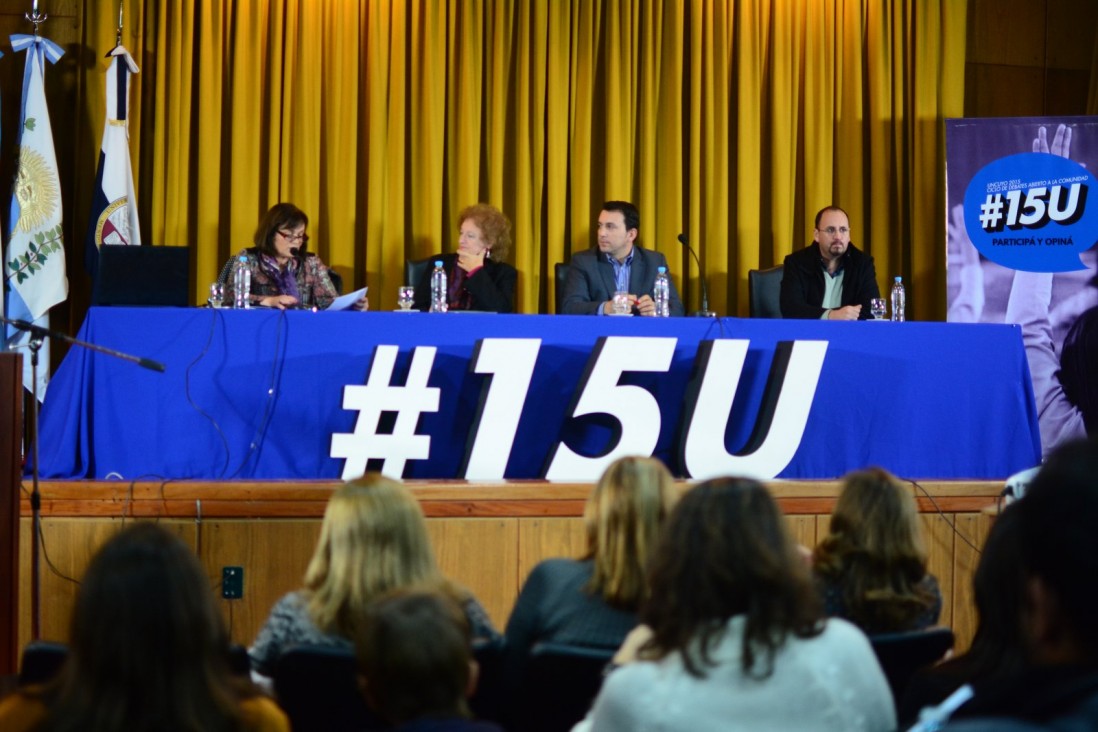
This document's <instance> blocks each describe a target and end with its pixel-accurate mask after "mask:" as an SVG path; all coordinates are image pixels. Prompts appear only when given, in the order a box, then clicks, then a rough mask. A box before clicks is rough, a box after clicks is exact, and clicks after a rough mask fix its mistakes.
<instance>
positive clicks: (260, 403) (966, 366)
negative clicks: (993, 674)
mask: <svg viewBox="0 0 1098 732" xmlns="http://www.w3.org/2000/svg"><path fill="white" fill-rule="evenodd" d="M615 336H633V337H636V336H641V337H651V338H656V339H659V338H672V339H675V340H674V341H673V343H674V347H673V348H674V350H673V356H672V357H671V359H670V367H669V368H668V369H667V370H666V371H665V372H663V373H650V372H639V371H638V372H626V373H625V374H624V375H623V376H622V377H621V379H620V383H621V384H623V385H633V386H639V387H641V388H643V389H646V390H647V391H648V392H650V393H651V394H652V395H653V397H654V398H655V401H656V402H657V403H658V405H659V410H658V415H657V419H658V420H659V423H658V425H651V427H652V428H653V429H658V438H657V439H655V443H654V444H655V447H654V449H653V453H654V454H655V455H656V456H657V457H660V458H661V459H663V460H664V461H665V462H666V463H667V464H668V465H669V466H670V467H671V469H672V471H673V472H675V473H676V474H677V475H681V476H685V475H688V474H689V472H690V471H689V470H688V468H687V466H686V464H685V458H684V457H683V452H682V449H681V446H682V444H683V440H684V439H685V437H684V435H685V433H686V432H687V424H686V422H687V420H688V419H689V417H690V415H691V414H692V413H693V411H694V406H695V405H694V403H693V401H692V400H694V399H695V396H696V389H694V388H693V387H692V386H691V379H692V377H694V376H696V375H697V373H698V370H697V367H698V366H700V365H701V364H702V363H704V361H705V359H704V358H700V357H699V346H701V345H702V344H703V343H704V342H705V341H708V340H717V341H721V340H728V339H733V340H736V341H740V342H743V341H747V342H748V349H747V355H746V360H745V361H744V366H743V373H742V376H741V378H740V380H739V384H738V387H736V385H735V383H734V382H732V381H731V380H729V384H728V385H727V388H729V389H731V388H736V391H735V401H734V402H733V405H732V410H731V416H730V418H729V419H728V420H727V427H726V430H725V439H724V445H725V448H726V450H727V452H728V453H729V454H735V453H737V452H741V451H744V446H745V444H747V443H748V442H749V438H750V437H751V433H752V431H753V429H754V428H755V425H756V421H757V417H758V413H759V410H760V405H762V404H765V403H768V398H767V395H766V393H765V392H766V384H767V380H768V377H769V375H770V373H771V369H772V363H773V362H774V360H775V354H776V353H780V352H781V350H782V347H781V346H780V345H779V344H781V343H783V342H784V343H788V342H793V341H796V342H801V341H817V342H818V341H824V342H826V353H825V355H824V359H823V364H822V369H821V370H820V372H819V383H818V386H817V388H816V390H815V393H814V395H811V402H810V410H809V411H808V414H807V421H806V422H805V423H804V424H805V427H804V434H803V436H802V437H801V438H800V441H799V443H795V444H794V445H793V447H795V452H793V453H792V458H791V459H789V461H788V464H787V465H785V466H784V468H783V469H781V470H780V472H779V473H778V474H777V477H780V478H795V479H809V478H834V477H837V476H840V475H842V474H844V473H845V472H847V471H849V470H852V469H856V468H861V467H865V466H867V465H881V466H883V467H885V468H887V469H889V470H891V471H893V472H894V473H896V474H898V475H900V476H902V477H908V478H932V479H1000V478H1004V477H1006V476H1008V475H1010V474H1012V473H1014V472H1017V471H1018V470H1021V469H1023V468H1026V467H1030V466H1032V465H1035V464H1037V463H1038V462H1039V459H1040V440H1039V433H1038V426H1037V416H1036V411H1035V407H1034V400H1033V392H1032V385H1031V383H1030V378H1029V370H1028V366H1027V364H1026V358H1025V352H1024V349H1023V346H1022V340H1021V335H1020V331H1019V329H1018V327H1017V326H1012V325H989V324H955V323H917V322H908V323H886V322H879V323H874V322H855V323H830V322H819V321H789V320H744V319H734V318H724V319H719V320H718V319H711V320H708V319H695V318H676V319H651V318H610V317H590V316H588V317H579V316H538V315H490V314H457V313H450V314H445V315H432V314H423V313H410V314H409V313H357V312H338V313H329V312H322V313H312V312H287V313H281V312H278V311H272V310H251V311H232V310H208V309H183V308H92V309H91V310H90V311H89V313H88V317H87V320H86V321H85V322H84V324H83V326H82V327H81V329H80V332H79V334H78V335H77V337H78V338H80V339H82V340H86V341H89V342H92V343H96V344H99V345H102V346H106V347H109V348H112V349H117V350H120V351H123V352H127V353H132V354H136V355H139V356H142V357H145V358H150V359H155V360H157V361H161V362H163V363H164V364H166V366H167V370H166V372H165V373H156V372H153V371H148V370H144V369H141V368H139V367H137V366H136V365H134V364H132V363H129V362H126V361H122V360H119V359H115V358H112V357H110V356H106V355H103V354H101V353H96V352H92V351H88V350H86V349H83V348H79V347H73V348H71V349H70V351H69V353H68V355H67V356H66V358H65V360H64V362H63V363H62V364H61V366H60V368H59V369H58V371H57V373H56V374H54V376H53V379H52V381H51V382H50V385H49V389H48V392H47V395H46V400H45V403H44V405H43V408H42V413H41V443H40V459H41V471H40V474H41V476H42V477H43V478H50V479H68V478H100V479H102V478H107V477H112V476H116V477H120V478H123V479H126V480H131V479H136V478H139V477H142V476H147V477H154V476H160V477H164V478H178V479H183V478H191V479H207V480H214V479H245V478H250V479H294V478H300V479H317V478H338V477H340V475H341V473H342V472H343V469H344V460H343V459H342V458H337V457H332V452H333V435H337V434H350V433H353V432H354V431H355V428H356V427H355V426H356V421H357V419H358V416H359V412H358V411H356V410H354V409H345V408H344V397H345V394H346V393H349V392H348V391H347V390H345V387H348V386H353V385H362V384H365V383H366V381H367V378H368V376H369V374H370V372H371V368H373V367H374V366H375V365H376V364H375V361H377V360H378V358H380V357H376V356H375V349H377V347H378V346H383V345H392V346H396V347H398V349H399V351H398V355H397V358H396V369H395V371H394V376H393V383H396V384H400V383H403V380H404V379H405V378H407V375H408V371H409V366H410V364H411V362H412V354H413V350H414V349H415V347H417V346H434V347H436V348H437V352H436V354H435V358H434V362H433V365H432V367H431V371H430V377H429V381H428V384H429V385H430V386H431V387H437V388H438V389H439V391H438V392H437V393H438V411H435V412H431V411H425V412H423V413H421V414H420V415H419V418H418V427H417V428H416V430H415V431H416V434H418V435H427V436H429V438H430V445H429V456H428V457H427V458H426V459H413V460H408V461H407V463H406V466H405V467H404V469H403V475H404V477H406V478H457V477H463V476H465V473H464V472H463V471H464V467H463V466H464V464H465V462H464V461H465V456H466V451H467V449H468V448H469V446H470V444H471V442H472V434H473V433H474V432H475V431H476V429H477V428H478V423H477V415H478V413H479V409H480V408H481V406H482V403H483V402H482V398H483V395H484V393H485V392H486V389H487V388H488V387H489V386H490V382H491V380H492V379H494V378H499V377H493V376H491V375H488V374H484V373H474V372H473V371H472V369H471V362H472V361H473V359H474V358H475V357H476V354H477V350H476V349H477V347H478V342H480V341H481V340H482V339H514V338H527V339H529V338H537V339H540V340H541V344H540V348H539V349H538V351H537V358H536V362H535V366H534V369H533V375H532V379H531V383H530V386H529V391H528V395H527V397H526V400H525V403H524V404H522V411H521V418H520V420H519V422H518V427H517V432H516V433H515V439H514V443H513V447H512V448H511V450H510V454H509V456H505V459H506V471H505V477H506V478H537V477H542V476H544V475H545V474H546V469H547V468H548V466H549V463H550V461H551V460H552V457H553V455H554V452H555V451H556V450H557V449H558V445H559V444H560V443H562V442H563V444H564V445H567V446H568V449H570V450H572V451H574V452H575V453H577V454H580V455H583V456H598V455H601V454H604V453H607V452H609V451H610V450H611V449H612V448H613V447H614V446H615V444H616V441H617V439H618V436H619V434H620V433H621V427H622V425H621V424H619V423H618V421H617V420H615V419H614V418H611V417H606V416H602V417H600V416H598V415H590V416H586V417H578V418H575V417H572V416H571V415H572V413H573V409H574V407H575V404H576V400H577V398H578V395H579V394H578V392H579V391H580V390H581V389H582V386H583V383H584V380H585V378H586V377H587V376H588V375H589V374H590V369H591V364H593V363H594V360H595V359H596V358H598V357H599V354H600V351H601V346H600V344H603V343H604V341H603V340H602V339H603V338H604V337H615ZM640 343H641V345H642V346H643V345H644V344H646V343H649V342H648V341H644V342H640ZM651 343H652V344H653V346H654V347H655V346H656V345H659V344H664V345H666V344H667V343H668V342H667V341H651ZM706 348H708V346H705V347H703V349H702V350H703V352H704V351H705V349H706ZM377 353H380V351H377ZM709 376H710V378H714V379H719V377H720V374H710V375H709ZM775 381H777V379H775ZM778 385H779V386H780V385H781V384H778ZM622 393H624V392H622ZM635 393H636V392H635ZM641 401H644V399H642V400H641ZM763 411H764V412H765V411H766V410H763ZM414 416H415V415H413V417H414ZM391 417H392V414H391V413H390V414H389V415H388V418H386V416H385V415H383V418H382V419H381V427H380V429H379V430H377V431H380V432H384V431H386V430H387V429H388V430H390V431H391V430H392V423H393V419H392V418H391ZM782 437H783V436H782V435H774V436H773V439H775V440H780V439H782ZM500 449H501V450H506V449H507V446H506V445H505V444H504V445H501V447H500ZM374 457H379V456H378V455H374ZM377 466H378V464H377V461H374V462H372V463H371V464H370V467H371V468H373V467H377ZM390 472H391V471H390Z"/></svg>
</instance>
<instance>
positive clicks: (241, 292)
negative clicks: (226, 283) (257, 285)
mask: <svg viewBox="0 0 1098 732" xmlns="http://www.w3.org/2000/svg"><path fill="white" fill-rule="evenodd" d="M251 295H252V271H251V270H250V269H248V257H247V255H245V254H241V255H240V257H239V258H237V260H236V265H235V266H234V267H233V307H234V308H238V309H241V308H250V307H251V306H252V298H251Z"/></svg>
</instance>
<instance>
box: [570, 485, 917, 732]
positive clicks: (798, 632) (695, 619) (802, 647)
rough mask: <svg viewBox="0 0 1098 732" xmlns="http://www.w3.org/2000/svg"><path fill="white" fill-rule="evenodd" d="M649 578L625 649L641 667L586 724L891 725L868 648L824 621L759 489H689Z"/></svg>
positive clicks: (692, 728)
mask: <svg viewBox="0 0 1098 732" xmlns="http://www.w3.org/2000/svg"><path fill="white" fill-rule="evenodd" d="M650 576H651V594H650V597H649V599H648V601H647V602H646V603H645V605H644V606H643V608H642V609H641V613H640V619H641V621H642V622H643V623H644V624H645V625H644V626H642V627H641V628H638V630H637V631H634V633H632V634H631V635H630V640H629V641H627V646H630V647H637V651H636V660H634V661H631V662H629V663H626V664H625V665H624V666H622V667H621V668H618V669H617V670H615V671H613V672H612V673H611V674H610V675H609V676H608V677H607V679H606V681H605V682H604V684H603V687H602V690H601V692H600V693H599V696H598V698H597V699H596V700H595V705H594V707H593V708H592V710H591V713H590V714H589V715H588V717H587V719H586V720H584V721H583V722H581V723H580V725H578V726H577V729H592V730H597V731H601V730H611V731H617V730H620V731H621V732H636V731H637V730H657V729H658V730H663V731H667V732H671V731H676V730H683V731H684V732H685V731H687V730H689V732H698V731H702V732H704V731H707V730H714V731H716V730H732V729H750V730H753V731H760V730H761V731H762V732H766V731H768V730H793V729H812V730H835V731H836V732H838V731H839V730H842V731H843V732H849V731H850V730H882V731H883V730H892V729H895V727H896V716H895V711H894V709H893V703H892V695H891V693H890V691H889V688H888V683H887V682H886V681H885V677H884V674H883V673H882V671H881V668H880V666H879V665H878V664H877V660H876V657H875V656H874V654H873V649H872V648H871V647H870V645H869V641H868V640H867V639H866V637H865V635H864V634H863V633H862V632H861V631H860V630H858V629H857V628H856V627H855V626H853V625H851V624H850V623H848V622H846V621H844V620H841V619H838V618H832V619H824V618H823V617H822V616H821V614H820V611H819V599H818V598H817V597H816V595H815V592H814V590H813V587H812V582H811V579H810V578H809V574H808V568H807V567H806V566H805V562H804V560H803V559H802V557H801V555H800V553H799V551H798V550H797V548H796V546H795V545H794V543H793V541H792V540H791V539H790V537H789V535H788V533H787V530H786V527H785V523H784V518H783V517H782V515H781V513H780V511H779V510H778V507H777V504H776V503H775V502H774V499H773V498H771V496H770V494H769V493H768V492H767V491H766V489H765V488H764V487H763V486H762V485H761V484H759V483H757V482H756V481H753V480H747V479H741V478H720V479H716V480H710V481H706V482H705V483H702V484H701V485H699V486H697V487H696V488H693V489H692V490H690V491H688V492H687V493H686V494H685V495H684V496H683V497H682V499H681V500H680V501H679V503H678V505H677V506H676V507H675V509H674V511H673V512H672V514H671V517H670V519H669V520H668V524H667V527H666V528H665V530H664V532H663V534H662V536H661V539H660V542H659V546H658V548H657V551H656V553H655V555H654V557H653V561H652V567H651V572H650ZM638 646H639V647H638ZM622 655H627V654H622Z"/></svg>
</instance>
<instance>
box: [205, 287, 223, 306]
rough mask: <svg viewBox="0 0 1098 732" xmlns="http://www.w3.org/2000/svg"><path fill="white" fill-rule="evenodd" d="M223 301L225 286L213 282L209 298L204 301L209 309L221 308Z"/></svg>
mask: <svg viewBox="0 0 1098 732" xmlns="http://www.w3.org/2000/svg"><path fill="white" fill-rule="evenodd" d="M224 299H225V286H224V285H222V284H221V283H220V282H215V283H213V284H212V285H210V297H209V299H208V300H206V302H207V303H209V305H210V307H211V308H219V307H221V303H222V301H223V300H224Z"/></svg>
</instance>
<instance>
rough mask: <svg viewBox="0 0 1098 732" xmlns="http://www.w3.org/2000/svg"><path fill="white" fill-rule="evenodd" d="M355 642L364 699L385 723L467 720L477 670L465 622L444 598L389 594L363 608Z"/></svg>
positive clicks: (420, 592) (418, 592)
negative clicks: (426, 719)
mask: <svg viewBox="0 0 1098 732" xmlns="http://www.w3.org/2000/svg"><path fill="white" fill-rule="evenodd" d="M424 639H430V641H429V642H425V641H424ZM354 642H355V652H356V655H357V657H358V664H359V670H360V671H361V672H362V676H363V687H364V691H365V695H366V699H367V701H368V702H369V703H370V706H371V707H373V709H374V711H376V712H377V713H378V714H379V715H381V716H382V717H383V718H384V719H386V720H387V721H389V722H391V723H393V724H402V723H404V722H410V721H412V720H416V719H424V718H431V719H447V718H468V717H470V716H471V714H470V712H469V706H468V704H467V703H466V698H467V697H469V696H471V695H472V693H473V691H474V690H475V688H476V683H477V676H478V671H479V667H478V665H477V662H476V661H475V660H473V655H472V652H471V650H470V649H471V643H472V631H471V629H470V627H469V621H468V619H467V618H466V617H465V613H464V612H462V610H461V608H460V607H458V605H457V604H456V603H455V602H454V601H453V599H452V598H450V597H449V596H448V595H445V594H442V593H439V592H433V591H430V590H425V589H422V588H405V589H402V590H395V591H393V592H391V593H388V594H386V595H384V596H382V597H380V598H378V599H377V600H376V601H374V602H372V603H370V605H369V606H368V607H367V608H366V612H365V613H364V614H363V618H362V622H361V626H360V629H359V630H358V631H357V632H356V633H355V637H354Z"/></svg>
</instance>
